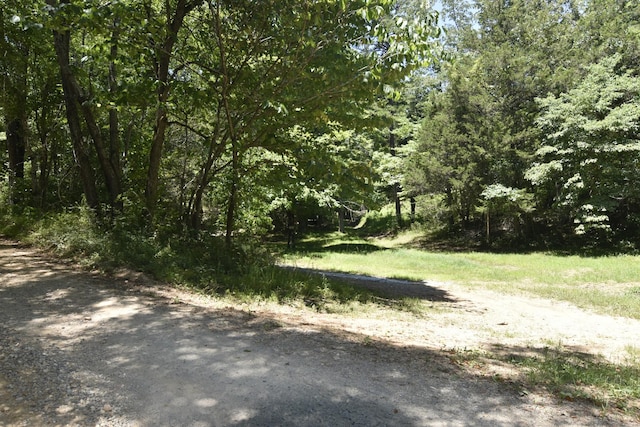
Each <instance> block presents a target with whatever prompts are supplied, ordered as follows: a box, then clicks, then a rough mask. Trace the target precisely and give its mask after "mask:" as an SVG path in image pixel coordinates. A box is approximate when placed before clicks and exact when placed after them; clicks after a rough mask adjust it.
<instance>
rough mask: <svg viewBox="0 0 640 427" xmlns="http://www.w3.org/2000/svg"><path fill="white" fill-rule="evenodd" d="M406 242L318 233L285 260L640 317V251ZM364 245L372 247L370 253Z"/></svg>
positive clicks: (398, 238) (400, 238) (403, 240)
mask: <svg viewBox="0 0 640 427" xmlns="http://www.w3.org/2000/svg"><path fill="white" fill-rule="evenodd" d="M406 240H407V239H403V237H402V236H396V237H395V238H394V239H381V240H373V239H367V240H361V239H350V238H348V237H346V236H339V235H334V238H333V240H332V239H326V238H325V239H322V240H320V239H317V238H315V237H312V238H310V239H308V240H307V241H304V242H302V244H301V245H300V246H299V247H300V248H302V249H300V250H299V251H298V252H296V253H289V254H286V255H285V256H284V262H286V263H290V264H295V265H298V266H301V267H312V268H318V269H323V270H332V271H342V272H353V273H360V274H368V275H372V276H378V277H389V278H396V279H408V280H425V279H429V280H436V281H443V282H455V283H459V284H463V285H467V286H470V287H483V288H487V289H493V290H497V291H500V292H507V293H527V294H530V295H534V296H539V297H543V298H551V299H556V300H563V301H568V302H571V303H573V304H576V305H577V306H579V307H583V308H589V309H593V310H595V311H598V312H600V313H603V314H610V315H616V316H626V317H631V318H636V319H640V291H639V289H640V256H631V255H618V256H602V257H581V256H577V255H570V256H563V255H555V254H550V253H528V254H495V253H481V252H470V253H446V252H429V251H424V250H419V249H412V248H403V247H402V246H404V245H406ZM365 245H366V246H365ZM336 247H337V248H339V250H335V249H334V248H336ZM350 247H351V248H353V250H349V248H350ZM364 247H366V248H367V249H366V250H363V249H362V248H364Z"/></svg>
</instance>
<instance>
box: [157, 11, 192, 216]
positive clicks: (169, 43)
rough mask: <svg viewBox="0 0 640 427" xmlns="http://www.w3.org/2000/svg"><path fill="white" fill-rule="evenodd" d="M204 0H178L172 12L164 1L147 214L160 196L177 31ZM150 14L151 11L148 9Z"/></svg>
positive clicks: (158, 55) (158, 51)
mask: <svg viewBox="0 0 640 427" xmlns="http://www.w3.org/2000/svg"><path fill="white" fill-rule="evenodd" d="M202 1H203V0H178V2H177V4H176V7H175V12H174V13H173V14H172V13H171V12H172V11H171V10H169V8H170V3H169V2H168V1H167V2H166V3H165V8H166V10H165V13H166V15H167V17H168V18H169V19H167V27H166V34H165V37H164V40H163V41H162V42H161V43H158V45H156V46H154V49H155V53H156V58H155V77H156V81H157V83H158V89H157V91H156V99H157V102H158V108H157V110H156V118H155V124H154V127H153V140H152V142H151V150H150V151H149V168H148V170H147V184H146V187H145V199H146V208H147V213H148V214H149V216H150V217H153V215H154V212H155V208H156V204H157V199H158V183H159V177H160V163H161V161H162V150H163V146H164V141H165V135H166V131H167V128H168V126H169V118H168V115H167V114H168V113H167V100H168V99H169V94H170V92H171V84H170V81H169V66H170V63H171V58H172V56H173V47H174V45H175V43H176V41H177V40H178V32H179V31H180V29H181V28H182V25H183V23H184V18H185V17H186V16H187V15H188V14H189V13H190V12H191V11H192V10H193V9H195V8H196V7H198V6H199V5H200V4H201V3H202ZM148 13H149V14H150V13H151V12H150V11H149V12H148Z"/></svg>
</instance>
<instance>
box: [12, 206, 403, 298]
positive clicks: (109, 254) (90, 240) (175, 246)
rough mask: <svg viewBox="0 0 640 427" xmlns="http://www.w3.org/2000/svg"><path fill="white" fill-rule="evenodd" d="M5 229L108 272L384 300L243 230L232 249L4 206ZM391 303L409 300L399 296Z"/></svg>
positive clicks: (220, 288)
mask: <svg viewBox="0 0 640 427" xmlns="http://www.w3.org/2000/svg"><path fill="white" fill-rule="evenodd" d="M0 234H1V235H5V236H8V237H13V238H17V239H20V240H22V241H24V242H26V243H30V244H32V245H35V246H38V247H41V248H44V249H46V250H48V251H49V252H50V253H52V254H54V255H56V256H59V257H63V258H72V259H74V260H76V261H77V262H78V263H79V264H80V265H82V266H84V267H85V268H89V269H99V270H103V271H105V272H106V273H109V272H112V271H114V270H115V269H117V268H119V267H127V268H131V269H134V270H137V271H143V272H145V273H147V274H149V275H151V276H153V277H154V278H156V279H158V280H161V281H164V282H168V283H171V284H174V285H179V286H182V287H187V288H191V289H193V290H196V291H198V292H202V293H206V294H209V295H217V296H224V297H230V298H234V299H236V300H243V301H252V300H268V301H276V302H278V303H283V304H304V305H306V306H308V307H312V308H314V309H316V310H324V311H340V310H341V309H340V308H337V306H338V305H349V304H351V303H354V302H355V303H359V304H378V305H379V303H378V302H377V301H378V300H379V298H378V297H377V296H376V295H375V294H373V293H371V292H368V291H366V290H363V289H360V288H355V287H353V286H351V285H349V284H346V283H343V282H340V281H335V280H329V279H327V278H325V277H322V276H318V275H311V274H308V273H304V272H300V271H295V270H290V269H285V268H281V267H278V266H276V265H275V260H274V259H273V257H272V255H271V253H270V252H269V251H268V249H267V248H266V247H265V246H264V245H262V244H260V243H259V242H257V241H256V240H254V239H250V238H245V237H243V236H240V237H238V238H236V240H235V242H234V245H233V246H232V247H231V248H228V247H226V245H225V243H224V240H223V239H222V238H221V237H220V236H215V235H211V234H207V233H198V234H194V233H184V232H182V233H181V232H176V231H175V230H172V229H170V228H164V229H163V228H161V227H159V228H157V229H155V230H153V231H147V230H145V229H140V228H136V227H133V226H131V225H130V224H129V223H128V222H126V221H117V220H116V221H113V222H112V223H111V224H108V225H104V224H99V223H97V222H96V221H95V219H94V217H93V215H92V214H91V213H90V212H89V211H87V210H85V209H82V208H79V209H74V210H68V211H66V212H62V213H56V214H48V215H38V214H37V213H36V212H34V211H29V212H26V213H25V212H21V213H20V215H15V214H14V215H10V214H8V213H6V212H5V213H4V214H3V215H2V216H1V217H0ZM386 305H393V306H395V307H396V308H398V309H401V310H403V309H404V307H405V306H406V307H409V309H410V308H411V307H412V305H411V304H410V303H407V304H405V303H404V301H402V300H398V301H394V302H392V303H390V304H389V303H387V304H386ZM409 311H411V310H409Z"/></svg>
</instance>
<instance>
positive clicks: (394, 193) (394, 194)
mask: <svg viewBox="0 0 640 427" xmlns="http://www.w3.org/2000/svg"><path fill="white" fill-rule="evenodd" d="M393 130H394V126H393V125H391V126H390V127H389V152H390V153H391V155H392V156H393V157H395V156H396V135H395V133H394V132H393ZM391 185H392V187H391V198H392V199H393V203H394V204H395V207H396V224H397V225H398V228H402V225H403V224H402V203H401V201H400V196H399V193H400V184H398V183H397V182H394V183H393V184H391Z"/></svg>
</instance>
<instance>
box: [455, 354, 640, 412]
mask: <svg viewBox="0 0 640 427" xmlns="http://www.w3.org/2000/svg"><path fill="white" fill-rule="evenodd" d="M444 352H445V353H446V354H447V357H448V358H449V359H450V360H451V361H452V362H454V363H455V364H456V365H459V366H461V367H463V368H465V369H467V370H470V371H471V372H472V373H474V374H475V373H477V372H485V373H486V374H487V375H490V376H491V377H492V378H494V379H495V380H498V381H503V382H504V381H508V382H509V383H512V384H515V385H517V386H518V387H519V388H521V389H522V392H525V393H526V390H535V389H543V390H546V391H549V392H551V393H552V394H553V395H555V396H556V397H558V398H559V399H562V400H568V401H574V400H586V401H588V402H591V403H592V404H593V405H595V406H598V407H600V408H602V410H603V411H607V410H609V409H611V408H615V409H618V410H621V411H623V412H625V413H627V414H628V415H631V416H632V417H635V418H638V417H640V361H639V360H637V359H635V360H631V359H628V360H627V361H626V362H625V363H622V364H617V363H611V362H609V361H607V360H605V359H604V358H603V357H601V356H595V355H592V354H586V353H581V352H575V351H571V350H569V349H566V348H563V347H562V346H556V347H544V348H534V347H525V348H499V349H497V350H496V351H495V352H491V351H485V350H478V349H466V348H465V349H447V350H444ZM492 366H493V367H494V368H492ZM496 367H497V368H496ZM506 368H508V369H506Z"/></svg>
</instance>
